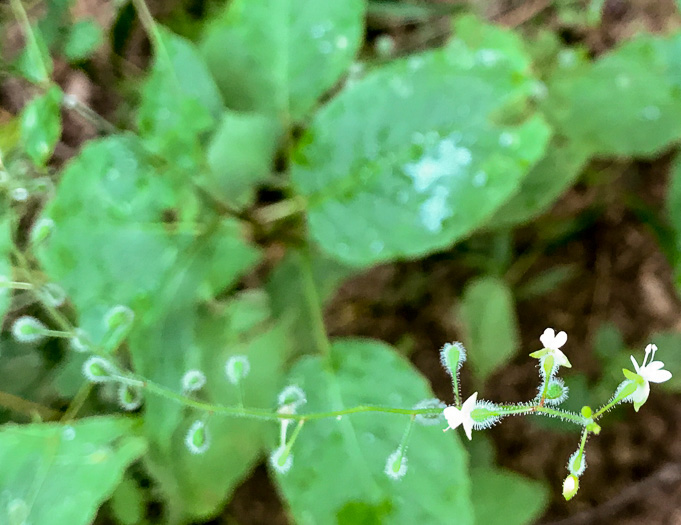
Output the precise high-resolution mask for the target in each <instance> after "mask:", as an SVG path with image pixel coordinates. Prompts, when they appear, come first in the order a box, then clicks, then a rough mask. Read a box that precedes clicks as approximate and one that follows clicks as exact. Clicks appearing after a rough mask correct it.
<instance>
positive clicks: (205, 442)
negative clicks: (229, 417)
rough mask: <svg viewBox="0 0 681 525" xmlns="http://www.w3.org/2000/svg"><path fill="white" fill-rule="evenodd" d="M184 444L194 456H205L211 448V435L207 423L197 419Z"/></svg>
mask: <svg viewBox="0 0 681 525" xmlns="http://www.w3.org/2000/svg"><path fill="white" fill-rule="evenodd" d="M184 444H185V445H186V447H187V449H188V450H189V452H191V453H192V454H203V453H204V452H205V451H206V450H208V447H209V446H210V433H209V432H208V429H207V428H206V423H205V422H204V421H201V420H200V419H197V420H196V421H194V422H193V423H192V425H191V426H190V427H189V430H188V431H187V435H186V436H185V438H184Z"/></svg>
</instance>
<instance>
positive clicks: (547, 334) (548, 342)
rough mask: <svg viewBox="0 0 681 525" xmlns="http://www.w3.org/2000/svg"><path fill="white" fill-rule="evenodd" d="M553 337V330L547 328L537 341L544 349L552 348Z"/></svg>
mask: <svg viewBox="0 0 681 525" xmlns="http://www.w3.org/2000/svg"><path fill="white" fill-rule="evenodd" d="M555 337H556V332H555V331H554V330H553V328H547V329H546V330H544V333H543V334H541V336H540V337H539V340H540V341H541V344H543V345H544V348H553V340H554V338H555Z"/></svg>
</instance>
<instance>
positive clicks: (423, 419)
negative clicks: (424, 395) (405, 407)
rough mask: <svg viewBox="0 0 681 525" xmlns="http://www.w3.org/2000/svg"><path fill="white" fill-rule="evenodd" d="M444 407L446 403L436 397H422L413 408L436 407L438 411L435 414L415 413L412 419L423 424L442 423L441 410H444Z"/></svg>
mask: <svg viewBox="0 0 681 525" xmlns="http://www.w3.org/2000/svg"><path fill="white" fill-rule="evenodd" d="M446 407H447V403H445V402H444V401H440V400H439V399H437V398H431V399H423V400H421V401H419V402H418V403H416V404H415V405H414V410H422V409H426V408H437V409H440V412H438V413H435V414H416V417H415V418H414V420H415V421H416V422H417V423H419V424H421V425H425V426H430V425H439V424H441V423H442V420H443V419H444V416H443V413H442V410H444V409H445V408H446Z"/></svg>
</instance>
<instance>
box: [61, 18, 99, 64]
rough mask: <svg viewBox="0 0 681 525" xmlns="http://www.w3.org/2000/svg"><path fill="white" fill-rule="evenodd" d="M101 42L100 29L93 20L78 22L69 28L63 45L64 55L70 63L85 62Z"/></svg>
mask: <svg viewBox="0 0 681 525" xmlns="http://www.w3.org/2000/svg"><path fill="white" fill-rule="evenodd" d="M103 41H104V35H102V29H101V28H100V27H99V26H98V25H97V24H96V23H95V22H94V21H93V20H80V21H78V22H76V23H75V24H73V26H72V27H71V31H70V33H69V36H68V40H67V41H66V44H65V45H64V55H66V58H68V59H69V60H70V61H71V62H79V61H82V60H86V59H88V58H90V56H91V55H92V54H93V53H94V52H95V51H96V50H97V48H98V47H99V46H100V45H102V42H103Z"/></svg>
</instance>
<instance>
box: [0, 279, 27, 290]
mask: <svg viewBox="0 0 681 525" xmlns="http://www.w3.org/2000/svg"><path fill="white" fill-rule="evenodd" d="M0 288H11V289H12V290H33V288H34V286H33V285H32V284H31V283H21V282H18V281H0Z"/></svg>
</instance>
